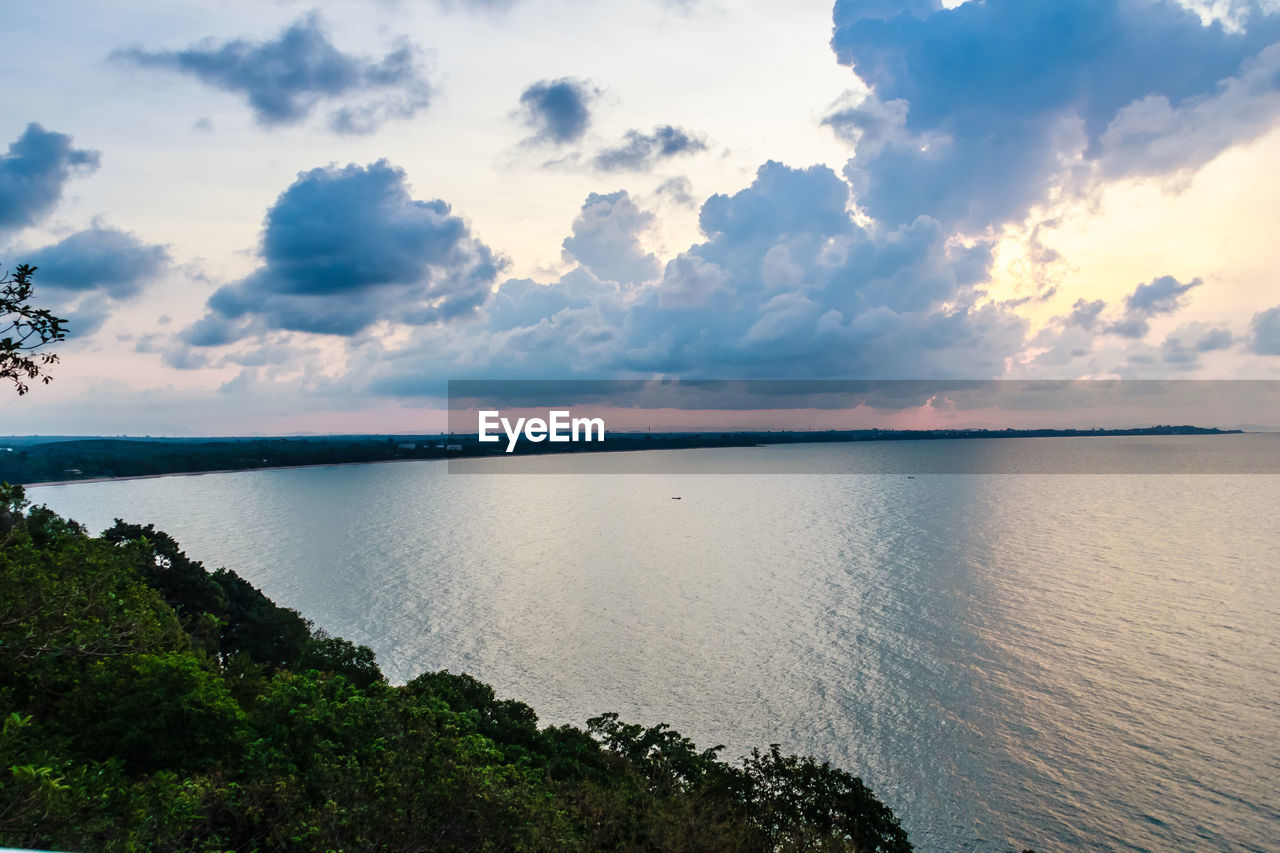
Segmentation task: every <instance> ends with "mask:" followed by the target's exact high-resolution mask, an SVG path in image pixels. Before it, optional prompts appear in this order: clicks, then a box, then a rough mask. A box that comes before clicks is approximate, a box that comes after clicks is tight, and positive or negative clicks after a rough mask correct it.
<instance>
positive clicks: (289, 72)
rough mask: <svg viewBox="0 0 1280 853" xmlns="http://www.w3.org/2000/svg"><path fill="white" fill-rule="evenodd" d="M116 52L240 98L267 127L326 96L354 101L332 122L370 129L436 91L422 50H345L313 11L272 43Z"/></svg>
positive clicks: (290, 119)
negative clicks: (371, 53) (368, 53)
mask: <svg viewBox="0 0 1280 853" xmlns="http://www.w3.org/2000/svg"><path fill="white" fill-rule="evenodd" d="M113 57H114V58H117V59H121V60H125V61H128V62H132V63H134V64H136V65H139V66H142V67H144V68H157V69H162V70H166V71H174V72H178V73H182V74H188V75H191V76H193V77H195V78H197V79H199V80H200V81H202V82H204V83H206V84H208V85H210V86H215V87H217V88H219V89H222V90H224V91H227V92H232V93H234V94H237V95H241V96H243V97H244V98H245V99H246V100H247V101H248V102H249V106H250V108H251V109H252V110H253V114H254V117H255V118H256V119H257V121H258V123H259V124H261V125H264V126H267V127H270V126H275V125H286V124H296V123H298V122H300V121H302V120H303V119H305V118H306V117H307V116H308V115H310V114H311V111H312V110H313V109H314V108H315V107H316V106H317V104H319V103H320V102H321V101H333V100H337V99H353V98H354V101H353V102H351V103H344V104H341V105H339V106H338V107H337V108H336V109H334V111H333V112H331V113H330V115H329V125H330V127H331V128H332V129H333V130H335V131H337V132H340V133H368V132H372V131H373V130H376V129H377V127H378V126H379V125H380V124H382V122H384V121H386V120H387V119H391V118H406V117H409V116H412V115H414V114H415V113H417V112H418V111H420V110H422V109H425V108H426V107H427V105H428V102H429V101H430V96H431V86H430V84H429V83H428V82H427V79H426V77H425V76H424V74H423V72H422V69H421V67H420V64H419V62H418V53H417V51H416V49H414V48H413V47H411V46H409V45H407V44H405V45H402V46H400V47H398V48H396V49H395V50H393V51H391V52H390V53H388V54H387V55H386V56H384V57H382V58H381V59H370V58H367V57H362V56H356V55H354V54H350V53H344V52H343V51H341V50H339V49H338V48H337V47H336V46H335V45H334V44H333V43H332V42H331V41H330V40H329V37H328V35H327V34H326V32H325V30H324V27H323V26H322V25H321V22H320V18H319V16H318V15H317V14H316V13H314V12H313V13H311V14H309V15H307V16H305V17H303V18H302V19H301V20H299V21H297V22H296V23H294V24H292V25H291V26H289V27H288V28H286V29H285V30H283V31H282V32H281V33H280V34H279V35H278V36H276V37H275V38H274V39H270V40H267V41H261V42H252V41H249V40H246V39H235V40H234V41H228V42H223V43H220V44H218V43H213V42H202V43H200V44H196V45H192V46H191V47H188V48H186V49H185V50H154V51H153V50H144V49H142V48H136V47H135V48H129V49H125V50H119V51H116V52H115V53H114V54H113Z"/></svg>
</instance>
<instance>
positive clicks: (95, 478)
mask: <svg viewBox="0 0 1280 853" xmlns="http://www.w3.org/2000/svg"><path fill="white" fill-rule="evenodd" d="M1242 433H1243V430H1239V429H1218V428H1216V427H1196V426H1188V425H1181V426H1154V427H1136V428H1131V429H1088V430H1081V429H1003V430H990V429H947V430H881V429H867V430H827V431H821V432H794V431H774V432H770V431H734V432H697V433H694V432H668V433H614V434H610V435H609V436H608V437H607V438H606V440H605V441H604V442H601V443H599V444H592V445H573V446H572V447H571V448H569V449H565V448H564V446H563V445H560V446H552V445H546V444H543V445H538V444H522V445H521V446H520V448H519V449H518V450H517V451H516V452H515V453H514V454H511V455H517V456H527V455H539V454H546V453H564V452H574V453H609V452H614V453H616V452H630V451H644V450H688V449H699V448H715V447H759V446H764V445H774V444H815V443H844V442H881V441H939V440H959V439H1000V438H1099V437H1121V436H1210V435H1239V434H1242ZM0 448H4V449H2V450H0V481H5V482H10V483H19V484H21V485H24V486H56V485H67V484H70V483H86V482H104V481H110V480H136V479H146V478H151V477H169V476H187V475H194V474H220V473H233V472H237V471H261V470H274V469H284V468H314V467H328V466H333V465H364V464H370V463H375V462H403V461H418V460H428V459H455V458H477V457H491V456H498V455H504V456H505V455H507V454H504V453H501V452H495V451H494V449H493V447H492V445H482V444H480V443H479V442H478V441H477V440H476V436H474V435H467V436H459V435H453V436H448V435H422V436H403V435H396V436H389V435H369V436H314V437H305V438H302V437H299V438H292V437H291V438H222V439H150V438H143V439H139V438H127V437H116V438H92V437H91V438H66V439H51V440H44V439H40V438H38V437H13V438H10V439H3V438H0Z"/></svg>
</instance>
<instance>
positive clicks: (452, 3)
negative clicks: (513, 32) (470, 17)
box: [436, 0, 517, 14]
mask: <svg viewBox="0 0 1280 853" xmlns="http://www.w3.org/2000/svg"><path fill="white" fill-rule="evenodd" d="M436 2H437V3H438V4H439V5H440V7H441V8H442V9H446V10H448V11H450V12H452V11H454V10H455V9H456V10H460V11H466V12H489V13H495V14H496V13H502V12H508V11H510V10H511V8H512V7H513V6H515V5H516V2H517V0H436Z"/></svg>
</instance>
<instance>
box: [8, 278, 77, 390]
mask: <svg viewBox="0 0 1280 853" xmlns="http://www.w3.org/2000/svg"><path fill="white" fill-rule="evenodd" d="M35 271H36V268H35V267H33V266H30V265H29V264H20V265H19V266H18V268H17V269H15V270H14V271H13V274H12V275H9V274H8V273H5V274H4V276H3V277H0V335H3V337H0V380H3V379H12V380H13V383H14V385H16V386H18V394H19V395H22V394H25V393H27V391H29V390H30V389H29V388H28V386H27V383H26V381H25V380H28V379H37V378H38V379H39V380H40V381H41V382H43V383H44V384H46V385H48V384H49V382H50V381H52V379H53V377H52V376H50V375H49V374H47V373H43V370H44V368H47V367H48V366H49V365H51V364H53V363H54V362H56V361H57V360H58V356H57V354H56V353H51V352H44V353H41V354H39V355H33V353H34V352H35V351H36V350H38V349H40V347H43V346H47V345H49V344H51V343H53V342H55V341H60V340H62V339H64V338H65V337H66V336H67V330H66V323H67V321H66V320H65V319H63V318H61V317H55V316H54V315H53V313H52V312H51V311H49V310H48V309H46V308H35V307H32V306H31V305H30V304H29V300H30V299H31V290H32V288H31V274H32V273H34V272H35ZM6 323H7V325H5V324H6Z"/></svg>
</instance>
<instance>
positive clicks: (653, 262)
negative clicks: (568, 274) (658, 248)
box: [562, 190, 662, 285]
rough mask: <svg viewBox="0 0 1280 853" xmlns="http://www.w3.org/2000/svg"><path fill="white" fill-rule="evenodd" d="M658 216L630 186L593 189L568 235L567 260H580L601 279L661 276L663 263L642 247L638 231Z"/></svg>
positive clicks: (632, 281)
mask: <svg viewBox="0 0 1280 853" xmlns="http://www.w3.org/2000/svg"><path fill="white" fill-rule="evenodd" d="M653 221H654V216H653V214H652V213H649V212H648V211H644V210H641V209H640V208H639V207H637V206H636V203H635V202H634V201H632V200H631V197H630V196H629V195H628V194H627V191H626V190H618V191H617V192H613V193H609V194H608V195H601V194H599V193H592V194H591V195H589V196H587V200H586V202H585V203H584V204H583V205H582V211H581V212H580V213H579V214H578V217H577V218H576V219H574V220H573V233H572V234H571V235H570V236H568V237H566V238H565V239H564V243H563V244H562V246H563V255H564V258H565V260H569V261H577V262H578V263H579V264H581V265H582V266H583V267H584V268H586V269H587V270H590V271H591V273H592V274H593V275H594V276H596V277H597V278H599V279H603V280H608V281H616V282H619V283H620V284H627V285H631V284H638V283H640V282H643V281H648V280H650V279H654V278H657V277H658V273H659V272H660V271H661V269H662V268H661V266H660V265H659V264H658V259H657V257H655V256H654V255H653V253H651V252H646V251H644V249H642V248H641V247H640V241H639V239H638V235H639V234H642V233H643V232H645V231H646V230H648V229H649V227H650V226H651V225H652V224H653Z"/></svg>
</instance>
